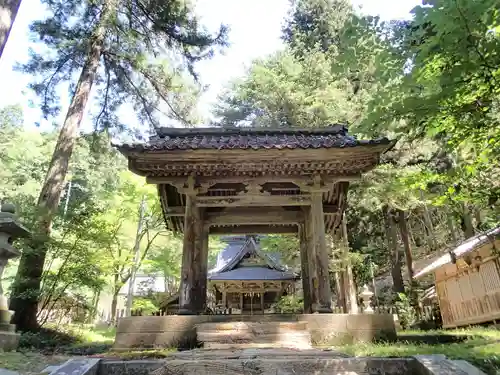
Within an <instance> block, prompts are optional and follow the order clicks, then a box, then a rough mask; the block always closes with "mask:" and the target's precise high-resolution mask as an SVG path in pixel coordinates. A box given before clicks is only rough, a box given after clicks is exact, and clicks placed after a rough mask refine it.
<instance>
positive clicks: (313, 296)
mask: <svg viewBox="0 0 500 375" xmlns="http://www.w3.org/2000/svg"><path fill="white" fill-rule="evenodd" d="M304 211H305V215H304V216H305V218H306V220H305V225H304V234H305V250H306V257H307V265H308V268H307V269H308V274H309V277H308V281H309V290H310V300H309V302H310V304H309V305H310V308H309V312H311V313H313V312H317V310H318V305H319V292H318V285H319V284H318V273H317V267H316V264H317V259H316V251H315V246H314V225H313V220H312V215H311V208H310V207H307V208H305V209H304ZM304 307H305V306H304Z"/></svg>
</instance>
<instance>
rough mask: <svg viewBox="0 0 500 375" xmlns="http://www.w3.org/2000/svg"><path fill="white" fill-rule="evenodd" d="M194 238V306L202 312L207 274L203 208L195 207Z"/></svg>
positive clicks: (205, 299) (206, 244)
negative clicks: (195, 302) (195, 288)
mask: <svg viewBox="0 0 500 375" xmlns="http://www.w3.org/2000/svg"><path fill="white" fill-rule="evenodd" d="M196 211H197V215H196V218H197V220H196V230H195V233H196V239H195V255H196V256H197V257H195V259H194V263H195V265H194V266H195V269H196V273H195V279H196V284H197V286H198V287H197V290H196V291H195V292H196V300H197V305H196V308H197V310H198V312H200V313H203V312H205V309H206V307H207V274H208V240H209V239H208V227H206V226H205V225H204V214H205V209H204V208H196Z"/></svg>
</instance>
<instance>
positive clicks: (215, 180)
mask: <svg viewBox="0 0 500 375" xmlns="http://www.w3.org/2000/svg"><path fill="white" fill-rule="evenodd" d="M134 173H136V171H134ZM360 178H361V175H359V174H353V175H345V176H339V175H322V176H321V180H322V181H324V182H325V184H334V183H337V182H351V181H357V180H359V179H360ZM186 179H187V177H177V176H171V177H170V176H162V177H157V176H148V177H146V182H147V183H148V184H170V185H173V186H176V185H178V184H182V183H184V182H185V181H186ZM310 181H311V177H310V176H276V175H267V176H259V177H249V176H224V177H223V176H220V177H218V176H214V177H204V176H198V177H197V178H196V183H197V184H199V185H202V186H213V185H215V184H239V183H242V184H243V183H254V184H259V185H263V184H265V183H267V182H291V183H293V184H296V185H297V186H298V184H304V183H309V182H310Z"/></svg>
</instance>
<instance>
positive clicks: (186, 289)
mask: <svg viewBox="0 0 500 375" xmlns="http://www.w3.org/2000/svg"><path fill="white" fill-rule="evenodd" d="M188 185H190V186H188V188H186V189H184V191H183V193H185V197H186V210H185V213H184V242H183V249H182V271H181V275H182V276H181V286H180V294H179V314H181V315H195V314H200V313H203V312H204V310H205V307H206V302H207V262H208V230H206V229H205V226H204V225H203V224H204V223H203V212H202V209H200V208H199V207H197V206H196V191H195V189H194V187H193V185H194V181H193V179H190V180H188Z"/></svg>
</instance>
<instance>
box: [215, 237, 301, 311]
mask: <svg viewBox="0 0 500 375" xmlns="http://www.w3.org/2000/svg"><path fill="white" fill-rule="evenodd" d="M225 241H226V243H227V246H226V247H225V248H224V250H222V251H221V252H220V253H219V255H218V257H217V264H216V266H215V268H214V269H212V270H211V271H210V272H209V273H208V284H209V289H210V291H211V292H213V293H214V295H215V303H216V312H219V311H223V312H224V313H230V314H234V313H240V314H251V315H252V314H264V312H265V311H266V310H268V311H269V309H270V308H271V306H272V305H273V304H274V303H275V302H277V301H278V300H279V298H280V297H281V296H283V295H284V294H285V295H286V294H289V293H293V291H294V285H295V281H296V280H297V279H299V278H300V276H298V275H296V274H294V273H293V272H291V271H289V270H288V269H287V267H285V266H283V265H281V264H280V263H279V261H278V259H276V258H277V256H276V255H274V254H273V255H271V254H266V253H264V252H262V251H261V250H260V248H259V244H258V241H259V240H258V238H257V237H256V236H252V235H250V236H248V235H247V236H232V237H227V238H225Z"/></svg>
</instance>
